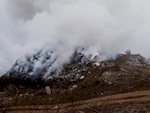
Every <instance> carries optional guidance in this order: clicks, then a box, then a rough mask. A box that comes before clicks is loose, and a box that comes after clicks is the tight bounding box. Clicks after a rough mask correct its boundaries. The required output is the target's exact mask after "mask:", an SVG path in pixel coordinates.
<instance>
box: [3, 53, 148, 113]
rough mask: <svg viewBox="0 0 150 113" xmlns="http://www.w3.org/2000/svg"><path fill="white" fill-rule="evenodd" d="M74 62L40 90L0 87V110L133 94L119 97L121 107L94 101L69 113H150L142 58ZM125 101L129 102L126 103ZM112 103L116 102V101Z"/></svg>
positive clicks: (128, 56) (12, 85) (122, 56)
mask: <svg viewBox="0 0 150 113" xmlns="http://www.w3.org/2000/svg"><path fill="white" fill-rule="evenodd" d="M77 58H79V59H76V60H74V62H71V63H70V64H66V65H65V66H64V69H63V70H62V72H61V73H60V74H59V76H58V77H57V78H55V77H49V78H47V79H46V80H45V81H42V83H43V85H42V86H40V87H27V86H23V85H18V84H15V83H13V84H12V83H11V84H9V85H8V84H6V85H5V86H3V87H1V93H0V95H1V99H0V101H1V105H0V106H1V108H7V109H8V108H10V107H12V106H27V105H28V106H30V105H57V104H61V105H62V106H63V105H65V103H74V102H79V101H80V102H81V103H84V102H85V100H89V99H94V98H100V99H101V98H103V97H107V96H110V95H117V94H121V93H124V94H127V93H128V92H135V93H134V95H137V94H139V93H140V95H139V96H136V97H135V96H129V97H123V98H122V99H121V100H122V101H125V102H123V103H122V104H120V103H114V104H111V105H110V104H109V103H106V104H103V105H100V104H98V103H99V102H100V100H99V101H94V105H89V104H88V105H87V104H86V103H84V104H83V106H84V109H83V108H82V109H80V107H79V108H78V107H77V108H76V109H77V110H74V111H71V112H75V111H76V112H77V111H78V112H81V113H82V112H83V113H84V112H87V113H90V112H92V109H94V110H97V111H101V112H103V113H104V112H105V113H135V112H137V113H142V112H144V113H145V112H146V113H148V112H150V109H149V106H150V104H149V102H150V97H149V95H150V93H149V90H150V64H149V63H148V61H147V60H146V59H145V58H144V57H142V56H141V55H138V54H136V55H130V54H120V55H118V57H117V59H116V60H107V61H100V62H98V63H97V62H95V59H96V57H95V59H93V60H92V61H88V60H86V62H81V61H80V62H79V60H80V56H79V55H78V57H77ZM2 80H3V79H2ZM37 83H38V82H37ZM39 83H40V82H39ZM35 86H38V84H36V85H35ZM45 86H49V87H50V92H49V93H48V91H46V90H45ZM137 91H147V93H146V96H144V97H143V95H142V93H143V92H137ZM136 92H137V93H136ZM125 96H126V95H125ZM141 98H143V101H140V99H141ZM128 99H129V100H130V101H127V100H128ZM132 99H134V100H136V101H134V100H132ZM113 101H117V99H114V100H113ZM126 101H127V102H126ZM78 104H79V106H80V103H78ZM86 107H89V108H86ZM16 109H17V108H16ZM90 109H91V110H90ZM9 112H10V111H9ZM66 112H68V111H66Z"/></svg>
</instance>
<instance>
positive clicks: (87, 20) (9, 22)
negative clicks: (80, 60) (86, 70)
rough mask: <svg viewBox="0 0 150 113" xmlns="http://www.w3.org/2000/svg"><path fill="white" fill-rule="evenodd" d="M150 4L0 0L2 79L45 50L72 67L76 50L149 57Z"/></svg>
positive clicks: (130, 0) (143, 0)
mask: <svg viewBox="0 0 150 113" xmlns="http://www.w3.org/2000/svg"><path fill="white" fill-rule="evenodd" d="M149 4H150V1H149V0H1V1H0V75H3V74H4V73H6V72H7V71H8V70H9V69H10V68H11V66H12V65H13V64H14V63H15V61H16V60H17V59H19V58H21V57H24V56H26V55H30V54H33V53H35V52H36V51H38V50H40V49H42V48H43V47H44V46H45V45H47V44H49V45H51V49H52V50H53V51H55V52H56V54H57V56H58V61H57V63H58V64H57V65H59V64H63V63H64V62H67V60H68V59H69V57H70V56H71V54H72V53H73V51H74V50H75V49H76V48H77V47H84V48H86V50H87V52H88V53H90V54H93V55H94V54H103V55H104V56H106V57H113V56H115V54H116V53H120V52H122V53H123V52H124V51H125V50H127V49H130V50H131V52H132V53H139V54H141V55H143V56H144V57H146V58H148V57H150V52H149V48H150V44H149V42H150V32H149V30H150V14H149V11H150V7H149Z"/></svg>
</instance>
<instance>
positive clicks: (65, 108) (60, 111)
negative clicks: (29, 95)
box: [8, 90, 150, 113]
mask: <svg viewBox="0 0 150 113" xmlns="http://www.w3.org/2000/svg"><path fill="white" fill-rule="evenodd" d="M137 102H138V103H142V102H150V90H147V91H137V92H129V93H122V94H116V95H110V96H104V97H99V98H93V99H88V100H83V101H76V102H73V103H66V104H59V105H37V106H18V107H11V108H9V109H8V111H9V113H29V112H31V111H32V113H43V112H47V113H56V112H57V113H65V112H69V110H82V109H84V108H85V107H87V106H102V105H106V106H107V105H111V104H123V103H137Z"/></svg>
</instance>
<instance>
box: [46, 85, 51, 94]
mask: <svg viewBox="0 0 150 113" xmlns="http://www.w3.org/2000/svg"><path fill="white" fill-rule="evenodd" d="M45 91H46V94H47V95H50V94H51V89H50V87H49V86H46V87H45Z"/></svg>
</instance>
